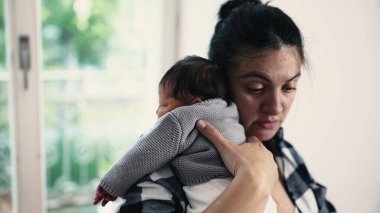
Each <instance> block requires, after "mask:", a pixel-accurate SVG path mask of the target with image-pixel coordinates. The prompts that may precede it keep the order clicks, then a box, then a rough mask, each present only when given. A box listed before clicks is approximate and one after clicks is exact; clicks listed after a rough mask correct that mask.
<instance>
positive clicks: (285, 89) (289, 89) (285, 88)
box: [284, 86, 297, 92]
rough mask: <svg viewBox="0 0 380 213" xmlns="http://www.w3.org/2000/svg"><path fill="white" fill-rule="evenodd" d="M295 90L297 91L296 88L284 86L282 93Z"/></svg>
mask: <svg viewBox="0 0 380 213" xmlns="http://www.w3.org/2000/svg"><path fill="white" fill-rule="evenodd" d="M295 90H297V88H296V87H292V86H286V87H284V91H285V92H293V91H295Z"/></svg>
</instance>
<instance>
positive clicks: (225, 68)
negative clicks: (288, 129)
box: [120, 0, 335, 212]
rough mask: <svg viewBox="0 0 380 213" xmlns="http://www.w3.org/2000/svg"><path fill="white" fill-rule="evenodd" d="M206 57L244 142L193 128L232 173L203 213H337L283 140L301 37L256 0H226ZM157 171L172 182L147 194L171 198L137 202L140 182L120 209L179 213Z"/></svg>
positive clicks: (178, 202)
mask: <svg viewBox="0 0 380 213" xmlns="http://www.w3.org/2000/svg"><path fill="white" fill-rule="evenodd" d="M209 57H210V60H212V61H214V62H215V63H216V64H217V65H218V66H219V68H220V70H222V73H221V75H223V77H225V79H226V81H227V83H228V85H229V89H230V91H229V97H230V98H231V99H232V100H233V101H234V102H235V103H236V104H237V107H238V111H239V115H240V122H241V123H242V125H243V126H244V128H245V132H246V136H247V138H248V143H244V144H242V145H235V144H233V143H230V142H228V141H227V140H226V139H225V138H223V137H222V136H221V134H220V133H219V132H218V131H217V130H216V129H215V128H214V127H213V126H211V125H210V124H208V123H207V122H206V121H199V122H198V123H197V128H198V129H199V131H201V133H202V134H203V135H204V136H205V137H207V138H208V139H209V140H210V141H211V142H212V143H213V144H214V145H215V147H216V148H217V149H218V151H219V153H220V155H221V157H222V159H223V161H224V163H225V165H226V167H227V168H228V169H229V171H230V172H231V173H232V174H233V175H234V176H235V177H234V179H233V181H232V183H231V184H230V185H229V186H228V187H227V189H226V190H225V191H224V192H223V193H222V194H221V196H220V197H219V198H217V199H216V200H215V201H214V202H213V203H212V204H211V205H210V206H209V208H208V209H207V210H206V212H263V211H268V208H270V207H268V206H269V205H273V206H274V209H275V210H277V212H296V211H298V212H335V209H334V207H333V206H332V205H331V204H330V203H329V202H328V201H327V200H326V199H325V193H326V190H325V188H324V187H323V186H321V185H319V184H318V183H316V182H315V181H314V180H313V178H312V177H311V176H310V174H309V173H308V171H307V169H306V166H305V164H304V163H303V161H302V158H301V157H300V156H299V155H298V154H297V152H296V151H295V150H294V148H293V147H292V146H291V145H290V144H289V143H287V142H286V141H285V140H284V139H283V130H282V128H281V124H282V123H283V121H284V119H285V118H286V116H287V114H288V112H289V109H290V107H291V105H292V103H293V100H294V97H295V94H296V88H297V81H298V79H299V77H300V75H301V72H300V70H301V66H302V64H304V63H305V56H304V51H303V41H302V36H301V33H300V31H299V29H298V28H297V26H296V25H295V23H294V22H293V21H292V19H291V18H290V17H289V16H287V15H286V14H285V13H283V12H282V11H281V10H280V9H278V8H275V7H271V6H268V5H263V4H261V2H259V1H258V0H235V1H227V2H226V3H225V4H224V5H222V7H221V9H220V11H219V21H218V23H217V25H216V27H215V32H214V35H213V37H212V40H211V43H210V49H209ZM261 141H263V142H261ZM268 150H270V151H268ZM273 157H274V158H273ZM159 174H161V176H162V177H168V179H169V178H170V181H165V178H157V175H155V177H153V176H152V175H150V177H147V178H146V179H145V180H147V181H152V182H153V183H154V184H156V185H154V184H153V185H154V186H152V185H150V186H152V189H153V191H155V190H156V191H160V192H168V191H169V192H170V193H171V196H165V197H167V198H163V197H161V198H160V197H154V196H152V197H150V199H141V197H143V196H142V195H141V194H143V192H142V186H141V184H139V185H140V186H138V185H137V186H136V187H135V189H134V190H132V192H130V193H129V194H128V195H127V197H128V198H129V199H127V203H126V204H125V205H124V206H123V207H122V208H121V209H120V211H123V210H127V212H133V211H132V210H131V209H135V210H136V211H141V209H144V208H145V207H146V206H150V207H149V208H151V209H152V211H157V210H158V209H161V210H162V212H169V211H175V212H178V211H182V209H183V206H184V205H186V198H184V197H183V193H182V192H181V191H180V190H178V189H180V187H176V184H178V182H177V181H176V180H175V177H173V175H172V173H171V172H170V171H168V169H167V168H166V169H165V171H159ZM158 185H159V186H158ZM145 186H147V185H145ZM155 187H156V188H155ZM158 188H160V189H158ZM165 190H166V191H165ZM136 197H139V198H140V199H137V201H136ZM128 200H129V201H128ZM148 203H149V205H148ZM146 204H147V205H146ZM144 205H145V207H144ZM152 206H155V207H157V206H160V207H158V208H156V209H155V210H153V209H154V208H153V207H152ZM149 208H145V211H147V209H149ZM148 211H149V210H148Z"/></svg>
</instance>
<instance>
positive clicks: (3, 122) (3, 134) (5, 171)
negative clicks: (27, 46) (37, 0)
mask: <svg viewBox="0 0 380 213" xmlns="http://www.w3.org/2000/svg"><path fill="white" fill-rule="evenodd" d="M5 52H6V51H5V28H4V3H3V0H0V212H2V213H10V212H12V202H11V156H10V153H11V151H10V137H9V104H8V95H9V88H8V87H9V83H8V74H9V73H8V72H7V70H6V69H5V61H6V59H5Z"/></svg>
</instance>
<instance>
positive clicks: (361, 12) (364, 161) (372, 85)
mask: <svg viewBox="0 0 380 213" xmlns="http://www.w3.org/2000/svg"><path fill="white" fill-rule="evenodd" d="M181 2H182V5H181V8H182V12H181V22H180V23H181V25H180V26H181V28H180V51H179V53H180V57H182V56H184V55H188V54H198V55H201V56H206V55H207V48H208V42H209V40H210V36H211V34H212V32H213V26H214V24H215V21H216V13H217V10H218V8H219V5H220V3H221V2H224V1H223V0H207V1H204V0H182V1H181ZM271 5H274V6H278V7H280V8H281V9H283V10H284V11H285V12H286V13H287V14H288V15H290V16H291V17H292V18H293V20H294V21H295V22H296V23H297V24H298V26H299V28H300V29H301V31H302V32H303V35H304V38H305V42H306V51H307V54H308V58H309V62H310V68H309V69H308V70H305V71H304V75H303V77H302V80H301V83H300V87H299V89H298V91H299V94H298V97H297V99H296V101H295V103H294V105H293V109H292V111H291V112H290V114H289V116H288V119H287V121H286V123H285V124H284V127H285V137H286V138H287V139H288V140H289V141H291V142H292V144H293V145H294V146H296V148H297V149H298V150H299V151H300V152H301V154H302V155H303V157H304V159H305V161H306V163H307V165H308V166H309V169H310V172H311V173H312V174H313V176H314V177H315V179H317V181H318V182H320V183H322V184H323V185H325V186H327V187H328V192H327V196H328V198H329V199H330V200H331V201H332V202H333V203H334V204H335V206H336V207H337V209H338V211H339V212H345V213H346V212H348V213H350V212H368V213H375V212H380V202H379V201H380V172H379V168H380V154H379V152H380V139H379V136H377V134H379V133H380V123H379V122H380V89H379V87H380V85H378V84H380V1H379V0H363V1H357V0H335V1H327V0H324V1H323V0H313V1H310V0H308V1H298V0H282V1H279V0H277V1H276V0H275V1H272V3H271Z"/></svg>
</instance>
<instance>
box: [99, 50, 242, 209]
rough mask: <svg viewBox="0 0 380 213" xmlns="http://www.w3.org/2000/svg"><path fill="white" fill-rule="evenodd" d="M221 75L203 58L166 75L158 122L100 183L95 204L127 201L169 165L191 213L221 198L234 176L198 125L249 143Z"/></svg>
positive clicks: (181, 64)
mask: <svg viewBox="0 0 380 213" xmlns="http://www.w3.org/2000/svg"><path fill="white" fill-rule="evenodd" d="M218 72H219V70H218V68H217V67H216V66H215V65H214V64H213V63H212V62H210V61H209V60H207V59H204V58H201V57H198V56H188V57H186V58H184V59H182V60H180V61H178V62H177V63H176V64H174V65H173V66H172V67H171V68H170V69H169V70H168V71H167V72H166V74H165V75H164V76H163V77H162V79H161V81H160V83H159V107H158V109H157V111H156V113H157V116H158V117H159V119H158V121H157V123H156V124H155V126H154V127H153V128H152V129H151V130H150V131H149V132H148V133H146V134H144V135H143V136H141V137H140V138H139V139H138V141H137V143H136V144H135V145H134V146H133V147H132V148H131V149H130V150H128V152H127V153H126V154H125V155H124V156H123V157H122V158H121V159H120V160H119V161H118V162H117V163H116V164H114V165H113V166H112V168H111V169H110V170H109V171H108V172H107V173H106V174H105V175H104V176H103V177H102V178H101V181H100V184H99V186H98V189H97V193H96V197H95V199H94V204H97V203H98V202H100V201H101V200H103V203H102V204H103V205H105V204H106V203H107V202H108V200H111V201H113V200H115V199H116V197H122V196H123V195H124V194H125V193H126V192H127V191H128V190H129V188H130V187H131V186H132V185H134V183H136V182H137V181H138V180H139V179H141V178H142V177H144V176H145V175H147V174H150V173H152V172H154V171H156V170H158V169H160V168H161V167H163V166H166V165H168V164H169V165H170V166H171V168H172V169H173V171H174V173H175V174H176V176H177V177H178V178H179V179H180V181H181V183H182V184H183V185H184V187H183V189H184V191H185V193H186V197H187V199H188V201H189V206H188V207H187V211H188V212H202V211H203V210H205V209H206V208H207V207H208V205H209V204H211V202H213V201H214V200H215V199H216V198H217V197H218V195H219V194H220V193H221V192H222V191H223V190H224V189H225V187H226V186H227V185H228V184H229V183H230V181H231V178H232V175H231V174H230V173H229V171H228V170H227V169H226V168H225V167H224V164H223V162H222V160H221V159H220V156H219V154H218V152H217V151H216V150H215V148H214V147H213V146H212V145H211V143H210V142H208V141H207V139H206V138H205V137H203V136H202V135H201V134H200V133H199V132H198V130H197V129H196V128H195V123H196V121H197V120H199V119H203V120H207V121H208V122H210V123H211V124H212V125H214V126H215V127H216V128H217V129H218V130H219V131H220V132H221V133H222V134H223V135H224V136H225V137H226V138H227V139H229V140H230V141H233V142H236V143H242V142H244V141H245V133H244V128H243V126H241V125H240V124H239V117H238V112H237V108H236V105H235V104H234V103H231V102H229V101H226V100H225V97H226V83H225V82H224V79H223V78H222V77H221V76H222V75H221V74H220V73H218Z"/></svg>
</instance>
